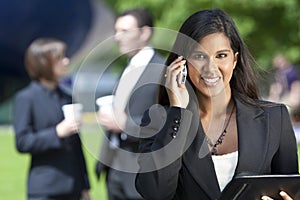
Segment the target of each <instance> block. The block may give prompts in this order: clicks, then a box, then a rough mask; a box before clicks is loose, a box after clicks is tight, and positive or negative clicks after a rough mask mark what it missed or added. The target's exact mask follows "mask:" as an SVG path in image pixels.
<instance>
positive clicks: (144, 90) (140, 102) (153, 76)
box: [96, 53, 164, 198]
mask: <svg viewBox="0 0 300 200" xmlns="http://www.w3.org/2000/svg"><path fill="white" fill-rule="evenodd" d="M163 71H164V59H163V58H162V57H161V56H160V55H159V54H157V53H155V54H154V55H153V57H152V58H151V60H150V61H149V64H148V65H147V66H146V68H145V70H144V72H143V73H142V75H141V77H140V78H139V80H138V82H137V83H136V85H135V86H134V89H133V91H132V92H131V95H130V97H129V101H128V103H127V107H126V108H125V113H126V114H127V116H128V120H127V122H126V130H125V131H124V132H122V133H112V132H109V131H107V132H106V135H107V136H108V137H109V138H110V137H111V135H112V134H116V136H117V137H118V140H119V143H120V146H119V147H120V148H121V149H124V150H126V151H129V152H137V150H138V145H139V138H138V133H139V126H140V122H141V119H142V117H143V114H144V112H145V111H146V110H147V109H149V108H150V107H151V106H152V105H154V104H156V103H157V98H158V92H159V83H160V82H161V77H162V73H163ZM127 133H129V134H127ZM134 134H135V136H136V137H135V136H132V135H134ZM114 158H115V150H114V149H112V148H110V147H109V144H107V143H105V142H104V143H102V148H101V152H100V161H105V162H104V164H103V163H101V162H98V163H97V166H96V171H97V172H96V173H98V175H99V174H100V173H101V171H102V170H103V169H106V170H108V171H110V170H109V168H107V167H106V166H107V165H108V166H109V165H110V164H111V163H113V160H114ZM123 175H124V177H120V176H123ZM112 176H114V175H112ZM115 176H119V177H117V178H118V179H119V180H120V181H121V182H122V183H121V184H122V185H123V189H124V190H125V194H126V195H127V196H126V197H124V198H139V196H137V192H136V190H135V188H134V179H135V174H131V173H125V172H124V173H117V174H116V175H115ZM108 181H109V180H108ZM108 189H109V188H108Z"/></svg>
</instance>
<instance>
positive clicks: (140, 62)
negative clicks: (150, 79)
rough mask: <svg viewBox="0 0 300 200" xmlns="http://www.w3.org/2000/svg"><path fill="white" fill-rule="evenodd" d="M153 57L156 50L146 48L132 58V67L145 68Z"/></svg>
mask: <svg viewBox="0 0 300 200" xmlns="http://www.w3.org/2000/svg"><path fill="white" fill-rule="evenodd" d="M153 55H154V49H153V48H152V47H150V46H145V47H144V48H143V49H141V50H140V51H139V52H138V53H137V54H136V55H134V56H133V57H132V58H131V60H130V65H134V66H135V67H140V66H145V65H147V64H148V63H149V62H150V60H151V58H152V57H153Z"/></svg>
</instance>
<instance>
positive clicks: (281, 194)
mask: <svg viewBox="0 0 300 200" xmlns="http://www.w3.org/2000/svg"><path fill="white" fill-rule="evenodd" d="M279 194H280V196H282V197H284V196H286V195H287V194H286V193H285V192H284V191H281V192H279Z"/></svg>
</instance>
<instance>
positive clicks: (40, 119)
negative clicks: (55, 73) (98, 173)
mask: <svg viewBox="0 0 300 200" xmlns="http://www.w3.org/2000/svg"><path fill="white" fill-rule="evenodd" d="M68 103H72V98H71V96H69V95H67V94H66V93H64V92H63V91H62V90H60V89H57V90H55V91H51V90H48V89H46V88H45V87H44V86H42V85H41V84H40V83H38V82H36V81H32V82H31V84H30V85H29V86H28V87H26V88H24V89H23V90H21V91H20V92H18V93H17V95H16V96H15V99H14V111H13V125H14V130H15V134H16V146H17V149H18V151H20V152H22V153H30V154H31V164H30V169H29V174H28V181H27V192H28V194H30V195H45V196H47V195H64V194H76V195H77V194H80V193H81V191H82V190H83V189H88V188H89V187H90V186H89V181H88V176H87V170H86V164H85V160H84V156H83V152H82V148H81V142H80V138H79V136H78V134H75V135H73V136H70V137H68V138H64V139H60V138H59V137H58V136H57V133H56V125H57V124H58V123H59V122H61V121H62V120H63V118H64V116H63V112H62V109H61V107H62V105H64V104H68Z"/></svg>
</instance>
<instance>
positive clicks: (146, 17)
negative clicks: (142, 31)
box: [117, 8, 153, 28]
mask: <svg viewBox="0 0 300 200" xmlns="http://www.w3.org/2000/svg"><path fill="white" fill-rule="evenodd" d="M126 15H132V16H133V17H134V18H135V19H136V20H137V23H138V28H142V27H143V26H149V27H153V16H152V14H151V13H150V11H149V10H148V9H146V8H134V9H130V10H126V11H124V12H122V13H120V14H119V15H118V16H117V18H119V17H124V16H126Z"/></svg>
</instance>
